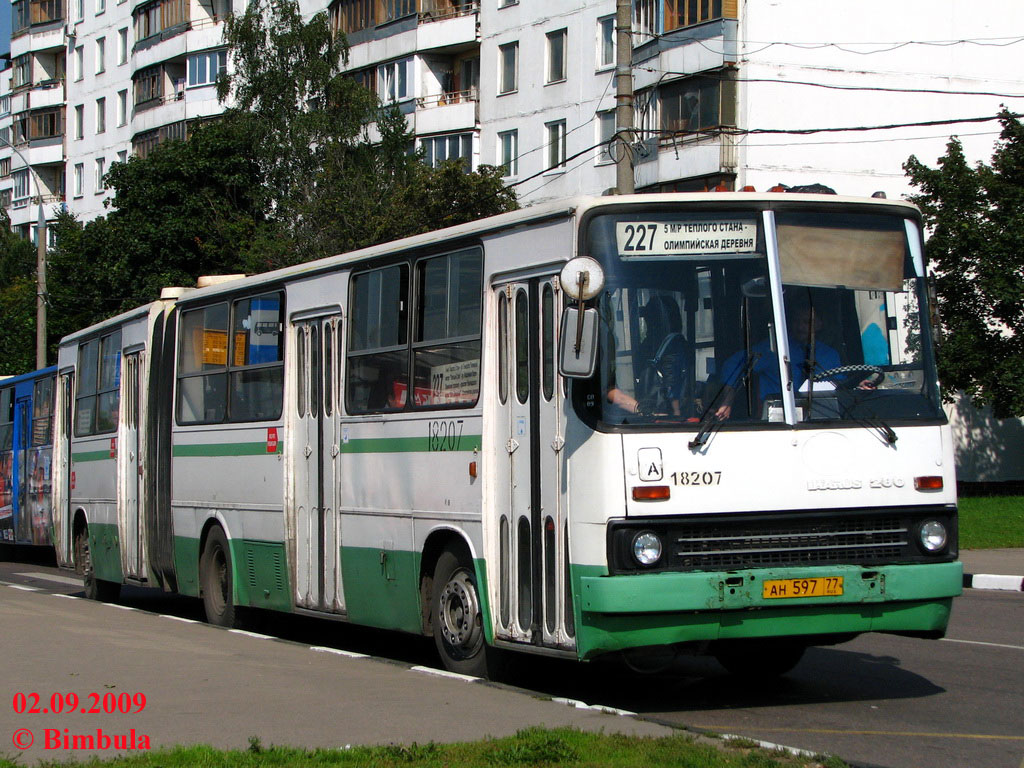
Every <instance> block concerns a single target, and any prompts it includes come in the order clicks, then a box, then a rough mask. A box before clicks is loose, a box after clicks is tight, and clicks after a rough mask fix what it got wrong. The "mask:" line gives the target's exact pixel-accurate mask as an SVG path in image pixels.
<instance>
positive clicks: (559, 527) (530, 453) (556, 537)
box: [493, 276, 575, 649]
mask: <svg viewBox="0 0 1024 768" xmlns="http://www.w3.org/2000/svg"><path fill="white" fill-rule="evenodd" d="M496 299H497V301H496V307H497V310H498V313H499V318H498V322H497V323H496V324H494V326H493V327H494V328H496V330H497V333H498V334H499V339H498V344H497V348H498V350H499V355H501V357H502V360H501V361H500V363H499V365H498V366H497V368H498V370H497V371H496V373H497V375H498V377H499V379H500V381H499V386H498V409H499V418H498V420H497V424H498V427H497V433H496V437H497V439H498V440H499V441H500V445H499V446H498V456H499V457H501V456H504V462H506V464H505V466H503V467H499V468H498V472H497V478H496V485H497V488H496V501H497V503H496V507H495V508H496V510H497V515H498V520H497V526H496V527H495V528H494V529H495V530H496V531H497V535H498V552H499V563H498V565H499V568H498V570H499V573H500V576H499V586H498V624H499V632H498V634H499V636H500V637H505V638H507V639H511V640H516V641H519V642H528V643H532V644H535V645H544V646H548V647H558V648H564V649H570V648H573V647H575V639H574V628H573V621H572V605H571V601H569V600H568V599H567V596H568V584H567V578H566V576H567V573H568V533H567V531H568V525H567V523H568V521H567V519H566V508H565V487H564V486H565V474H564V471H565V470H564V464H565V456H564V453H563V444H564V434H565V418H564V414H563V398H564V390H563V386H562V382H561V378H560V377H559V376H558V372H557V368H556V365H555V360H556V357H555V350H556V339H555V333H556V327H557V323H556V319H557V318H558V314H559V305H560V294H559V291H558V290H557V288H556V284H555V279H554V278H553V277H551V276H546V277H539V278H533V279H530V280H527V281H523V282H516V283H511V284H507V285H503V286H501V287H500V288H499V289H498V295H497V297H496Z"/></svg>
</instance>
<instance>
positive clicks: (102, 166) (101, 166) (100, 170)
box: [96, 157, 107, 194]
mask: <svg viewBox="0 0 1024 768" xmlns="http://www.w3.org/2000/svg"><path fill="white" fill-rule="evenodd" d="M106 172H107V161H106V160H105V159H104V158H102V157H97V158H96V194H99V193H100V192H102V191H103V190H105V189H106V188H107V185H106V183H105V182H104V180H103V176H104V174H106Z"/></svg>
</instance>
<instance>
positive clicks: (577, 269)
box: [559, 256, 604, 301]
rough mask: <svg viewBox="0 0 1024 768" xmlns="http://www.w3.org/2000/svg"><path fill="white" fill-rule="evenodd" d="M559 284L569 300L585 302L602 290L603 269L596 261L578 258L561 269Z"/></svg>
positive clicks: (584, 257) (582, 257)
mask: <svg viewBox="0 0 1024 768" xmlns="http://www.w3.org/2000/svg"><path fill="white" fill-rule="evenodd" d="M559 282H560V283H561V285H562V290H563V291H565V294H566V296H568V297H569V298H570V299H575V300H576V301H587V300H589V299H592V298H594V297H595V296H597V295H598V294H599V293H601V291H602V290H603V289H604V269H603V268H602V267H601V265H600V264H599V263H598V262H597V259H592V258H591V257H590V256H579V257H577V258H575V259H573V260H572V261H570V262H569V263H568V264H566V265H565V266H564V267H562V274H561V275H560V276H559Z"/></svg>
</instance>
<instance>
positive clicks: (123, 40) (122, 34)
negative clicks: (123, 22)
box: [117, 27, 128, 64]
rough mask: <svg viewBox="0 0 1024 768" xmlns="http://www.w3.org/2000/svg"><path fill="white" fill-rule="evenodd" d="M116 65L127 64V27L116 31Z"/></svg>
mask: <svg viewBox="0 0 1024 768" xmlns="http://www.w3.org/2000/svg"><path fill="white" fill-rule="evenodd" d="M117 63H118V64H127V63H128V27H124V28H123V29H119V30H117Z"/></svg>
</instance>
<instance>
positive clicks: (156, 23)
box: [134, 0, 189, 40]
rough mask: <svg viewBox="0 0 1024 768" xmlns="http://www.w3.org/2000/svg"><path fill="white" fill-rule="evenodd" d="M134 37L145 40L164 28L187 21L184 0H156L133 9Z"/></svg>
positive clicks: (186, 7)
mask: <svg viewBox="0 0 1024 768" xmlns="http://www.w3.org/2000/svg"><path fill="white" fill-rule="evenodd" d="M134 13H135V39H136V40H145V39H146V38H147V37H151V36H153V35H156V34H159V33H160V32H162V31H164V30H165V29H173V28H174V27H180V26H183V25H184V24H185V23H187V22H188V18H189V17H188V5H187V4H186V2H185V0H157V2H154V3H147V4H146V5H143V6H140V7H139V8H138V9H136V10H135V12H134Z"/></svg>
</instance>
